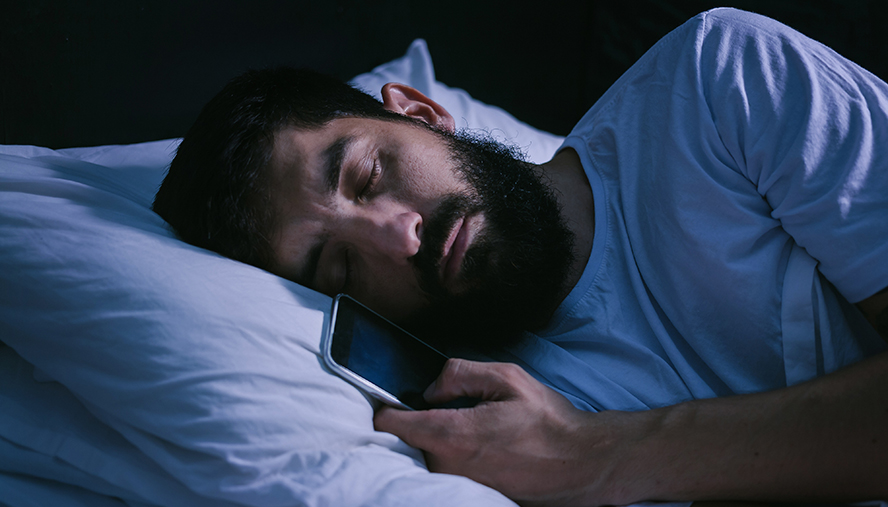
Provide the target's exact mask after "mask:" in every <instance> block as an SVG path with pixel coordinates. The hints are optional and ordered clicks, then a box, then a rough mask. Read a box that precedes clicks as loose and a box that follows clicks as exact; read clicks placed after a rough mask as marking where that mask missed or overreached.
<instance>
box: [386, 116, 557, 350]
mask: <svg viewBox="0 0 888 507" xmlns="http://www.w3.org/2000/svg"><path fill="white" fill-rule="evenodd" d="M441 135H442V136H443V137H444V138H445V139H446V140H447V142H448V144H449V146H450V148H451V152H452V156H453V159H454V161H455V163H456V165H457V167H458V168H459V169H458V173H459V174H460V176H461V177H462V178H464V180H465V181H466V182H468V183H469V185H470V187H471V188H472V190H473V193H470V194H468V195H451V196H448V197H447V198H445V199H444V200H443V202H442V203H441V204H440V205H439V207H438V209H437V210H436V212H435V213H434V215H433V216H432V217H430V218H429V220H427V223H426V224H424V229H423V242H422V246H421V247H420V251H419V253H418V254H417V255H416V257H415V258H414V260H415V263H416V267H417V270H418V271H419V279H420V285H421V287H422V289H423V290H424V291H425V292H426V293H427V295H428V297H429V300H430V301H431V304H430V306H429V307H428V308H427V309H425V310H423V311H421V312H419V313H418V314H417V315H415V316H414V318H412V319H410V320H409V321H408V322H405V323H403V325H404V326H405V327H407V328H408V329H409V330H411V331H412V332H414V333H416V334H418V335H420V336H422V337H423V338H425V339H427V340H430V341H433V342H435V343H436V344H438V345H439V346H444V347H445V348H449V347H450V346H457V347H469V348H473V349H477V350H482V351H483V350H490V349H492V348H498V347H503V346H506V345H509V344H512V343H514V342H516V341H518V340H519V339H520V338H521V334H522V332H523V331H536V330H538V329H540V328H542V327H543V326H544V325H545V324H546V323H547V322H548V321H549V319H550V318H551V316H552V313H553V312H554V311H555V309H556V308H557V307H558V305H559V304H560V302H561V301H560V295H561V294H562V292H563V290H564V288H565V287H564V284H565V283H566V279H567V275H568V270H569V269H570V266H571V263H572V261H573V253H572V252H573V241H574V234H573V232H571V231H570V229H568V227H567V225H566V224H565V222H564V219H563V217H562V214H561V209H560V206H559V204H558V201H557V199H556V198H555V196H554V194H553V192H552V191H551V190H550V189H549V187H548V186H547V185H546V184H545V183H544V182H543V180H542V176H541V174H540V173H539V170H538V169H536V168H535V167H534V166H533V165H532V164H529V163H527V162H525V161H523V160H522V156H521V153H520V152H518V151H517V150H516V149H515V148H512V147H509V146H506V145H503V144H501V143H498V142H496V141H494V140H492V139H489V138H486V137H484V138H482V137H478V136H472V135H468V134H466V133H458V134H448V133H442V134H441ZM479 212H481V213H483V214H484V216H485V217H486V221H487V227H486V228H485V229H484V231H483V232H482V233H481V234H479V236H478V237H476V239H475V241H474V242H473V244H472V246H471V248H470V249H469V250H468V251H467V252H466V255H465V258H464V261H463V266H462V271H461V273H460V277H461V281H462V282H464V284H467V285H468V287H469V289H468V290H465V291H461V292H460V293H459V294H451V293H449V291H447V289H446V288H445V287H444V286H443V285H442V283H441V280H440V278H439V274H438V273H439V268H440V264H441V258H442V254H443V250H444V243H445V241H446V240H447V237H448V235H449V233H450V231H452V230H453V227H454V225H455V223H456V221H457V220H458V219H459V218H461V217H464V216H466V215H467V214H475V213H479Z"/></svg>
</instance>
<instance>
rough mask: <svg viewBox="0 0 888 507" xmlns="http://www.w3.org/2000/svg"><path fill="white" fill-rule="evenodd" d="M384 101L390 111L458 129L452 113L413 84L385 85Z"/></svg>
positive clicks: (445, 127)
mask: <svg viewBox="0 0 888 507" xmlns="http://www.w3.org/2000/svg"><path fill="white" fill-rule="evenodd" d="M382 103H383V107H385V108H386V109H388V110H389V111H392V112H395V113H398V114H403V115H404V116H409V117H411V118H416V119H419V120H422V121H424V122H426V123H428V124H429V125H431V126H433V127H436V128H439V129H441V130H447V131H449V132H453V131H454V130H456V122H454V121H453V117H452V116H450V113H448V112H447V110H446V109H444V108H443V107H442V106H441V104H438V103H437V102H435V101H434V100H432V99H430V98H428V97H426V96H425V95H423V93H422V92H421V91H419V90H417V89H416V88H413V87H412V86H407V85H405V84H400V83H389V84H387V85H385V86H383V87H382Z"/></svg>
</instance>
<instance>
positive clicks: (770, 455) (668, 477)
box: [596, 353, 888, 503]
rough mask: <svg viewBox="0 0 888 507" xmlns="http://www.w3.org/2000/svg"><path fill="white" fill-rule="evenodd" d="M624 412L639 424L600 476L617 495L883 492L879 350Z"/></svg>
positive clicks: (769, 496)
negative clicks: (761, 389)
mask: <svg viewBox="0 0 888 507" xmlns="http://www.w3.org/2000/svg"><path fill="white" fill-rule="evenodd" d="M624 415H625V417H626V418H627V419H626V422H627V423H628V424H626V426H625V427H626V428H627V430H628V431H629V432H635V433H636V434H635V435H634V436H629V438H628V440H626V441H624V442H623V443H620V442H618V441H615V444H614V445H615V446H617V447H620V449H613V450H614V452H613V456H615V458H616V460H617V462H616V463H615V464H614V467H613V468H611V472H610V473H609V474H608V476H607V477H600V478H599V479H601V480H603V481H605V482H604V483H602V482H599V484H600V485H602V486H604V488H606V489H610V491H608V494H607V497H608V498H611V499H613V501H615V502H618V503H623V502H629V501H636V500H643V499H663V500H667V499H668V500H703V499H746V500H787V501H801V500H815V499H816V500H831V499H835V500H855V499H859V500H864V499H873V498H880V499H883V498H888V354H885V353H883V354H882V355H880V356H877V357H874V358H872V359H869V360H867V361H864V362H862V363H859V364H856V365H854V366H851V367H849V368H846V369H844V370H841V371H839V372H836V373H833V374H831V375H828V376H826V377H823V378H820V379H817V380H814V381H811V382H807V383H805V384H801V385H798V386H793V387H790V388H786V389H780V390H776V391H772V392H768V393H761V394H754V395H745V396H736V397H731V398H721V399H712V400H700V401H694V402H688V403H683V404H680V405H675V406H672V407H665V408H662V409H657V410H652V411H650V412H641V413H626V414H624ZM632 419H636V420H635V421H632V422H631V423H630V422H629V421H630V420H632ZM596 425H597V423H596ZM596 501H600V499H597V500H596Z"/></svg>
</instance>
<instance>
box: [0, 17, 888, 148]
mask: <svg viewBox="0 0 888 507" xmlns="http://www.w3.org/2000/svg"><path fill="white" fill-rule="evenodd" d="M5 3H8V4H9V5H7V6H5V7H3V8H2V9H0V19H2V21H0V24H2V25H0V29H2V33H0V37H2V39H0V72H2V74H0V92H2V93H0V123H2V125H0V135H2V139H0V142H2V143H3V144H36V145H42V146H49V147H52V148H63V147H70V146H90V145H99V144H118V143H132V142H141V141H151V140H156V139H164V138H169V137H178V136H182V135H184V133H185V132H186V130H187V129H188V126H189V125H190V124H191V122H192V121H193V119H194V118H195V116H196V115H197V113H198V112H199V110H200V108H201V106H202V105H203V104H204V103H205V102H206V101H207V100H208V99H209V98H210V97H211V96H212V95H213V94H215V93H216V92H217V91H218V90H219V89H220V88H221V86H222V85H223V84H224V83H225V82H226V81H227V80H228V79H230V78H231V77H233V76H235V75H237V74H239V73H240V72H242V71H243V70H246V69H248V68H261V67H266V66H274V65H293V66H307V67H312V68H315V69H317V70H320V71H324V72H327V73H330V74H333V75H336V76H338V77H341V78H343V79H347V78H350V77H352V76H354V75H356V74H358V73H361V72H364V71H367V70H370V69H371V68H372V67H374V66H376V65H378V64H380V63H383V62H386V61H388V60H391V59H393V58H396V57H399V56H401V55H403V53H404V51H405V50H406V48H407V46H408V45H409V43H410V41H412V40H413V39H414V38H417V37H422V38H425V39H426V40H427V42H428V45H429V50H430V52H431V54H432V60H433V62H434V64H435V70H436V74H437V78H438V80H440V81H442V82H444V83H446V84H448V85H450V86H456V87H460V88H464V89H465V90H467V91H468V92H469V93H471V94H472V95H473V96H475V97H476V98H478V99H480V100H483V101H485V102H489V103H493V104H496V105H499V106H501V107H503V108H505V109H506V110H507V111H509V112H511V113H513V114H514V115H515V116H517V117H518V118H519V119H521V120H524V121H527V122H528V123H530V124H532V125H534V126H537V127H539V128H543V129H545V130H549V131H552V132H554V133H557V134H562V135H563V134H566V133H567V132H568V131H569V130H570V128H571V127H572V126H573V124H574V123H575V122H576V121H577V120H578V119H579V118H580V117H581V116H582V114H583V113H584V112H585V111H586V109H588V108H589V106H591V105H592V104H593V103H594V101H595V100H596V99H597V98H598V97H599V96H600V95H601V94H602V93H603V92H604V91H605V90H606V89H607V87H608V86H609V85H610V84H611V83H612V82H613V81H614V80H615V79H616V78H617V77H618V76H619V75H620V74H621V73H622V72H623V71H625V70H626V69H627V68H628V67H629V66H630V65H631V64H632V63H633V62H634V61H635V60H636V59H637V58H638V57H639V56H641V55H642V53H644V51H645V50H646V49H648V48H649V47H650V46H651V45H652V44H653V43H654V42H656V41H657V39H659V38H660V37H662V36H663V35H665V34H666V33H667V32H669V31H670V30H672V29H673V28H675V27H676V26H678V25H679V24H681V23H682V22H683V21H684V20H686V19H687V18H689V17H691V16H693V15H694V14H696V13H698V12H700V11H703V10H706V9H709V8H712V7H715V6H718V5H731V6H735V7H739V8H743V9H746V10H751V11H754V12H758V13H761V14H765V15H768V16H771V17H773V18H775V19H777V20H779V21H782V22H784V23H786V24H788V25H790V26H792V27H794V28H796V29H798V30H800V31H801V32H803V33H805V34H807V35H809V36H811V37H813V38H815V39H818V40H820V41H821V42H824V43H825V44H827V45H829V46H831V47H832V48H833V49H835V50H837V51H838V52H840V53H842V54H844V55H845V56H848V57H849V58H851V59H852V60H854V61H856V62H857V63H858V64H860V65H862V66H863V67H865V68H867V69H869V70H870V71H872V72H873V73H875V74H876V75H878V76H880V77H882V78H883V79H885V78H888V30H886V29H885V28H884V27H886V26H888V2H885V1H883V0H871V1H865V0H859V1H853V0H852V1H847V0H845V1H841V0H796V1H779V0H770V1H761V0H747V1H734V2H730V3H715V2H709V1H699V0H698V1H691V0H685V1H680V0H672V1H669V0H643V1H642V0H637V1H636V0H622V1H620V0H617V1H586V2H581V1H564V0H549V1H542V2H521V1H519V2H515V1H512V2H484V1H481V0H474V1H449V2H444V1H442V2H424V1H407V0H403V1H398V0H391V1H384V0H378V1H372V0H370V1H358V0H330V1H324V2H321V1H318V2H306V1H292V2H283V1H278V2H269V1H252V2H246V1H243V2H235V1H226V0H215V1H209V0H207V1H177V2H173V1H155V2H145V1H133V0H113V1H111V0H103V1H91V2H90V1H84V2H73V1H58V0H45V1H40V0H25V1H23V2H22V1H19V2H5Z"/></svg>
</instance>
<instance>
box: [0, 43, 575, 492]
mask: <svg viewBox="0 0 888 507" xmlns="http://www.w3.org/2000/svg"><path fill="white" fill-rule="evenodd" d="M388 81H400V82H405V83H408V84H411V85H413V86H415V87H417V88H419V89H420V90H421V91H423V92H424V93H426V94H427V95H429V96H430V97H431V98H433V99H435V100H437V101H439V102H440V103H442V104H443V105H444V106H445V107H447V108H448V109H449V110H450V111H451V112H452V113H453V115H454V117H455V118H457V120H458V124H460V122H462V124H461V125H462V126H466V125H468V126H470V127H473V128H475V127H483V128H486V129H489V130H490V131H491V132H492V133H493V134H494V135H496V136H498V137H501V138H505V139H507V140H510V141H512V142H514V143H516V144H518V145H519V146H522V147H524V148H526V149H527V150H528V152H529V154H530V156H531V158H532V159H533V160H535V161H538V162H539V161H544V160H547V159H548V158H549V157H550V156H551V155H552V153H554V151H555V150H556V149H557V147H558V146H559V144H560V141H561V140H560V138H558V137H556V136H552V135H550V134H546V133H543V132H540V131H537V130H535V129H532V128H530V127H529V126H527V125H525V124H522V123H520V122H518V121H517V120H515V119H514V118H512V117H511V116H509V115H508V114H506V113H505V112H503V111H502V110H499V109H496V108H492V107H490V106H486V105H484V104H481V103H478V102H476V101H473V100H472V99H471V97H469V96H468V94H466V93H465V92H463V91H461V90H455V89H450V88H447V87H445V86H444V85H442V84H440V83H438V82H436V81H435V79H434V73H433V68H432V65H431V59H430V57H429V55H428V51H427V50H426V47H425V43H424V42H422V41H416V42H414V44H413V45H411V47H410V49H409V51H408V53H407V56H405V57H404V58H402V59H399V60H396V61H394V62H391V63H389V64H386V65H384V66H382V67H380V68H377V69H375V70H374V71H373V72H371V73H368V74H365V75H362V76H359V77H358V78H356V80H355V82H356V83H358V84H359V85H360V86H362V87H364V88H366V89H368V90H374V91H377V93H378V90H379V89H380V88H381V86H382V84H384V83H386V82H388ZM177 142H178V141H177V140H166V141H157V142H152V143H143V144H137V145H130V146H100V147H95V148H75V149H68V150H58V151H53V150H49V149H45V148H39V147H30V146H0V244H2V253H0V339H2V342H4V343H5V344H6V346H3V345H0V492H2V494H0V504H5V505H9V506H13V507H23V506H33V505H41V506H42V505H53V506H62V507H64V506H85V505H90V506H99V507H104V506H118V505H137V506H141V505H145V506H148V505H163V506H170V507H173V506H183V507H184V506H188V507H199V506H202V505H207V506H209V505H213V506H225V505H249V506H291V505H308V506H324V505H330V506H352V505H354V506H359V505H373V506H388V505H392V506H396V505H404V506H432V507H434V506H451V505H452V506H472V505H478V506H507V505H508V506H514V505H515V504H514V503H512V502H511V501H510V500H508V499H507V498H505V497H503V496H502V495H500V494H499V493H497V492H496V491H493V490H491V489H489V488H486V487H484V486H482V485H480V484H477V483H475V482H473V481H470V480H468V479H465V478H462V477H457V476H451V475H443V474H432V473H429V472H428V471H427V470H426V468H425V465H424V462H423V457H422V454H421V453H420V452H418V451H417V450H415V449H412V448H410V447H408V446H406V445H405V444H404V443H403V442H401V441H400V440H399V439H397V438H396V437H394V436H393V435H390V434H387V433H379V432H376V431H374V430H373V424H372V415H373V409H372V405H371V403H370V402H369V401H368V399H367V398H366V397H365V396H364V395H362V394H361V393H360V392H359V391H357V390H356V389H355V388H353V387H352V386H351V385H350V384H348V383H347V382H345V381H343V380H341V379H339V378H338V377H336V376H335V375H332V374H331V373H329V372H328V371H327V370H326V369H325V368H324V367H323V364H322V361H321V358H320V355H319V341H320V337H321V334H322V332H323V330H324V328H325V326H326V325H327V322H326V321H327V318H328V316H329V311H330V300H329V298H327V297H326V296H323V295H321V294H318V293H316V292H313V291H311V290H308V289H306V288H304V287H300V286H298V285H296V284H293V283H291V282H288V281H286V280H283V279H281V278H278V277H276V276H273V275H271V274H268V273H266V272H263V271H260V270H258V269H255V268H252V267H250V266H247V265H244V264H240V263H237V262H234V261H231V260H229V259H225V258H222V257H220V256H218V255H215V254H213V253H210V252H208V251H205V250H201V249H198V248H194V247H192V246H189V245H186V244H184V243H182V242H181V241H179V240H177V239H176V238H175V237H174V235H173V234H172V233H171V232H170V231H169V230H168V228H167V226H166V224H165V223H164V222H163V221H162V220H161V219H160V218H159V217H158V216H157V215H156V214H154V213H153V212H152V211H151V210H150V204H151V201H152V199H153V195H154V192H155V191H156V189H157V187H158V185H159V184H160V182H161V181H162V178H163V175H164V173H165V169H166V167H167V165H168V164H169V160H170V158H171V157H172V155H173V153H174V150H175V148H176V146H177Z"/></svg>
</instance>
